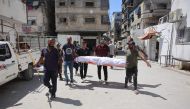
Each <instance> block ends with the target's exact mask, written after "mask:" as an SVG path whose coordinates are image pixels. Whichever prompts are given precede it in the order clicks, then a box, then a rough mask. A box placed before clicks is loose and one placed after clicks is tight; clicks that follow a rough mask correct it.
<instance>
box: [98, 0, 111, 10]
mask: <svg viewBox="0 0 190 109" xmlns="http://www.w3.org/2000/svg"><path fill="white" fill-rule="evenodd" d="M100 1H101V9H102V10H106V9H109V0H100Z"/></svg>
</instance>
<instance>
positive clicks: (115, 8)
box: [109, 0, 122, 18]
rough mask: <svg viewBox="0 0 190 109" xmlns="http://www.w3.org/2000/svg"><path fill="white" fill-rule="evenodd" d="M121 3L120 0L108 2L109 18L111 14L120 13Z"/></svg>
mask: <svg viewBox="0 0 190 109" xmlns="http://www.w3.org/2000/svg"><path fill="white" fill-rule="evenodd" d="M121 2H122V0H110V10H109V15H110V18H111V15H112V13H113V12H120V11H121Z"/></svg>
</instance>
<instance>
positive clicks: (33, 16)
mask: <svg viewBox="0 0 190 109" xmlns="http://www.w3.org/2000/svg"><path fill="white" fill-rule="evenodd" d="M54 4H55V0H27V2H26V5H27V16H28V19H27V20H28V22H27V24H26V25H25V26H24V32H25V33H26V34H28V35H30V36H31V37H32V38H31V42H32V43H33V44H35V43H40V45H39V47H40V48H43V47H46V46H47V40H48V39H49V38H50V37H53V38H55V36H56V33H55V5H54ZM33 46H35V45H33Z"/></svg>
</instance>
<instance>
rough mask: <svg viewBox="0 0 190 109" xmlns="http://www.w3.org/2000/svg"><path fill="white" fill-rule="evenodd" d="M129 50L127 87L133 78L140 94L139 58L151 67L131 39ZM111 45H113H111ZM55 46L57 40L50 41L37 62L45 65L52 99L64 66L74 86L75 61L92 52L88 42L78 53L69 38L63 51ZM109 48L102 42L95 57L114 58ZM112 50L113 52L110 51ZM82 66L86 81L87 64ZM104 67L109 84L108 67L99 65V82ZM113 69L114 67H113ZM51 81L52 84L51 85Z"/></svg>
mask: <svg viewBox="0 0 190 109" xmlns="http://www.w3.org/2000/svg"><path fill="white" fill-rule="evenodd" d="M127 44H128V49H127V51H126V62H127V64H126V77H125V87H126V88H127V87H128V81H129V80H130V78H132V77H133V81H134V90H135V93H138V90H137V72H138V70H137V64H138V60H137V58H138V57H140V58H141V59H142V60H143V61H144V62H145V63H146V64H147V65H148V66H149V67H151V65H150V64H149V63H148V62H147V59H146V58H145V56H146V55H145V54H144V53H142V52H141V53H140V52H139V51H140V50H139V48H138V47H137V46H136V45H135V42H134V41H133V40H132V39H131V40H129V41H128V43H127ZM110 45H111V44H110ZM54 46H55V40H54V39H50V40H48V47H47V48H44V49H43V50H42V51H41V57H40V59H39V61H38V62H37V64H36V66H40V64H42V63H43V65H44V85H45V86H46V87H48V88H49V93H50V94H51V98H52V99H53V98H55V97H56V94H55V93H56V90H57V77H58V74H59V77H60V79H61V80H62V79H63V78H62V75H61V73H62V64H63V66H64V76H65V81H66V85H68V84H69V83H70V84H73V82H74V79H73V63H74V59H75V58H76V57H77V56H89V55H90V52H89V49H88V48H87V42H85V41H84V42H83V43H82V47H81V48H80V49H78V50H77V51H76V49H75V47H74V45H73V44H72V38H71V37H68V38H67V44H65V45H64V46H63V47H62V49H61V48H60V44H57V48H56V47H54ZM110 48H111V47H110V46H108V45H107V44H106V43H105V41H101V42H100V44H99V45H98V46H96V48H95V50H94V51H95V52H94V55H95V56H98V57H109V56H110V57H113V55H114V54H113V49H112V50H111V49H110ZM110 50H111V51H110ZM79 66H80V76H81V79H82V80H83V79H85V78H86V75H87V68H88V64H87V63H79ZM67 67H68V68H69V70H70V78H69V77H68V73H67ZM102 67H103V71H104V82H103V83H104V84H107V80H108V72H107V66H101V65H98V66H97V69H98V78H99V81H102V80H101V69H102ZM111 68H112V67H111ZM50 80H51V84H50Z"/></svg>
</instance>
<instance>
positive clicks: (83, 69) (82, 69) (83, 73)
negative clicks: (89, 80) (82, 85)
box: [77, 41, 90, 80]
mask: <svg viewBox="0 0 190 109" xmlns="http://www.w3.org/2000/svg"><path fill="white" fill-rule="evenodd" d="M77 54H78V56H89V55H90V50H89V48H88V47H87V42H85V41H84V42H83V44H82V47H81V48H80V49H79V50H77ZM79 65H80V76H81V79H82V80H83V79H85V78H86V74H87V69H88V64H87V63H79Z"/></svg>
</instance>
